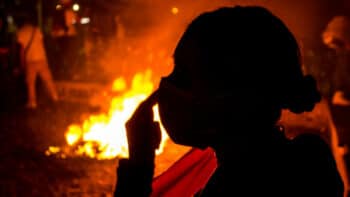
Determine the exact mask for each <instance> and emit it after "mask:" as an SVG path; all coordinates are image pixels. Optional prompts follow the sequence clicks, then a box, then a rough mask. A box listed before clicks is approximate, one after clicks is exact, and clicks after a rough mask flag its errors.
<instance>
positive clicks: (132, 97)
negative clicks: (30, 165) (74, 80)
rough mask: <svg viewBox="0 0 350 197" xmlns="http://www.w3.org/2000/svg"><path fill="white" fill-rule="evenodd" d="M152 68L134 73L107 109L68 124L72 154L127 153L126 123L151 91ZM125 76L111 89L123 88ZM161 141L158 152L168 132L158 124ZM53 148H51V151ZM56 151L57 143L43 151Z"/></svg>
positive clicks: (101, 156)
mask: <svg viewBox="0 0 350 197" xmlns="http://www.w3.org/2000/svg"><path fill="white" fill-rule="evenodd" d="M151 73H152V72H151V71H150V70H148V71H146V72H145V73H137V74H136V75H135V76H134V77H133V80H132V85H131V88H130V89H129V90H127V91H125V92H124V93H123V94H122V95H120V96H116V97H114V98H113V99H112V101H111V103H110V108H109V111H108V113H104V114H98V115H91V116H90V117H88V118H87V119H86V120H85V121H84V122H83V123H82V124H81V125H78V124H73V125H70V126H69V127H68V130H67V132H66V135H65V137H66V141H67V144H68V146H69V147H71V149H73V150H74V152H73V153H72V154H73V155H79V156H87V157H90V158H95V159H99V160H100V159H113V158H115V157H128V144H127V138H126V130H125V126H124V125H125V123H126V121H127V120H128V119H129V118H130V117H131V115H132V114H133V112H134V111H135V109H136V108H137V106H138V105H139V103H141V102H142V101H143V100H144V99H146V98H147V96H148V95H150V94H151V93H152V91H153V86H154V85H153V83H152V82H151ZM125 88H126V85H125V80H124V79H123V78H119V79H116V80H115V81H114V83H113V88H112V89H114V90H122V89H125ZM153 111H154V119H155V121H159V115H158V108H157V106H154V108H153ZM161 130H162V142H161V146H160V148H159V149H158V150H157V154H159V153H161V152H162V150H163V147H164V145H165V142H166V140H167V139H168V136H167V134H166V132H165V130H164V128H163V127H162V126H161ZM51 150H53V151H51ZM57 152H59V150H57V148H56V147H54V148H49V150H48V151H47V153H46V155H50V154H51V153H52V154H55V153H57Z"/></svg>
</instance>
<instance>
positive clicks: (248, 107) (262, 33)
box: [160, 6, 319, 122]
mask: <svg viewBox="0 0 350 197" xmlns="http://www.w3.org/2000/svg"><path fill="white" fill-rule="evenodd" d="M174 62H175V68H174V70H173V72H172V73H171V74H170V75H169V76H168V77H167V78H165V80H166V81H167V83H169V84H171V85H172V86H175V87H176V88H178V89H180V90H183V91H185V92H187V93H189V94H191V95H193V96H194V97H196V98H199V100H200V99H201V98H203V99H204V100H208V98H209V100H210V98H215V97H216V96H218V95H219V96H220V97H226V98H229V99H227V100H226V101H227V103H225V104H226V106H227V108H232V110H234V109H239V110H241V111H237V110H236V111H235V113H238V114H240V113H242V112H247V116H249V114H251V113H256V112H262V113H261V114H269V113H271V117H269V119H270V121H273V122H275V121H277V119H278V118H279V116H280V111H281V109H283V108H286V109H290V110H291V111H293V112H296V113H300V112H303V111H309V110H311V109H312V108H313V106H314V104H315V102H317V101H318V100H319V94H318V92H317V89H316V87H315V83H314V81H313V80H312V78H310V77H306V78H305V77H304V76H303V74H302V70H301V62H300V51H299V47H298V44H297V42H296V40H295V38H294V36H293V35H292V33H291V32H290V31H289V30H288V28H287V27H286V26H285V25H284V24H283V22H282V21H281V20H280V19H279V18H277V17H276V16H274V15H273V14H271V13H270V12H269V11H268V10H266V9H264V8H262V7H239V6H237V7H232V8H231V7H230V8H229V7H228V8H221V9H218V10H215V11H213V12H207V13H204V14H202V15H200V16H198V17H197V18H196V19H195V20H194V21H193V22H192V23H191V24H190V25H189V26H188V28H187V29H186V31H185V33H184V34H183V36H182V37H181V39H180V41H179V43H178V45H177V47H176V49H175V53H174ZM160 89H162V87H160ZM174 97H176V96H174ZM163 98H164V97H163ZM165 100H166V99H165ZM165 100H164V101H162V96H161V95H160V108H162V104H163V105H166V101H165ZM178 101H179V105H181V99H180V98H179V99H178ZM238 106H239V107H238ZM242 106H243V107H242ZM163 114H164V116H167V113H166V111H165V112H164V113H163ZM225 115H226V114H225ZM243 118H244V117H243ZM245 118H249V117H245ZM250 118H251V117H250ZM257 118H258V117H257Z"/></svg>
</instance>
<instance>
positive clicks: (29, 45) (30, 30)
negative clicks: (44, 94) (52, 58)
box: [17, 19, 58, 109]
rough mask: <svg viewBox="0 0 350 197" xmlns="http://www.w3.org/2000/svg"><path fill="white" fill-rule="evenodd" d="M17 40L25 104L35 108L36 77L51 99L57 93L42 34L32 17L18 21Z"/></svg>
mask: <svg viewBox="0 0 350 197" xmlns="http://www.w3.org/2000/svg"><path fill="white" fill-rule="evenodd" d="M18 26H19V29H18V32H17V41H18V42H19V43H20V44H21V46H22V49H21V62H22V63H21V64H22V67H24V68H23V69H24V71H25V81H26V87H27V104H26V107H27V108H29V109H35V108H37V98H36V79H37V77H40V78H41V80H42V81H43V83H44V85H45V86H46V88H47V90H48V93H49V94H50V97H51V99H52V100H53V101H55V102H56V101H58V94H57V90H56V87H55V84H54V82H53V79H52V74H51V71H50V68H49V65H48V62H47V57H46V52H45V47H44V41H43V34H42V32H41V30H40V28H39V27H38V26H37V25H36V24H35V22H34V20H33V19H22V21H19V24H18Z"/></svg>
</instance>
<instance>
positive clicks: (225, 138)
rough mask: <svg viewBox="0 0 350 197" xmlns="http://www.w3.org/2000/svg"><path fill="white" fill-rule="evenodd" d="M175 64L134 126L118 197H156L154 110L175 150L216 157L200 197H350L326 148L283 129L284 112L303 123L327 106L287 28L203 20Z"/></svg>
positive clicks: (221, 12)
mask: <svg viewBox="0 0 350 197" xmlns="http://www.w3.org/2000/svg"><path fill="white" fill-rule="evenodd" d="M174 60H175V67H174V70H173V72H172V73H171V74H170V75H169V76H167V77H164V78H162V80H161V83H160V85H159V89H158V90H157V91H156V92H155V93H154V94H152V95H151V96H150V97H149V99H147V100H146V101H145V102H144V103H142V104H141V105H140V107H139V108H138V109H137V111H136V112H135V114H134V115H133V117H132V118H131V119H130V120H129V122H128V123H127V130H128V142H129V152H130V158H129V159H128V160H123V161H121V162H120V165H119V168H118V183H117V188H116V192H115V194H116V196H123V195H125V196H132V195H136V196H148V195H149V194H150V192H151V187H150V184H151V181H152V174H153V166H154V163H153V159H154V149H155V148H156V147H157V145H158V143H159V130H158V128H157V125H156V124H155V123H153V121H152V120H153V119H152V113H151V106H152V105H154V104H155V103H156V102H157V103H158V104H159V109H160V116H161V120H162V123H163V125H164V127H165V128H166V130H167V132H168V133H169V136H170V137H171V138H172V139H173V140H174V141H175V142H176V143H179V144H183V145H189V146H193V147H197V148H202V149H204V148H206V147H212V148H213V149H214V150H215V153H216V157H217V159H218V168H217V170H216V172H215V173H214V175H213V176H212V177H211V179H210V181H209V183H208V184H207V185H206V187H205V189H204V190H203V191H201V192H200V193H198V195H200V196H258V195H259V196H342V193H343V185H342V181H341V179H340V176H339V173H338V171H337V169H336V165H335V161H334V159H333V157H332V154H331V151H330V150H329V147H328V145H327V144H326V143H325V142H324V141H322V140H321V138H319V137H317V136H311V135H303V136H299V137H297V138H295V139H293V140H289V139H287V138H286V137H285V136H284V134H283V129H281V127H280V126H278V125H277V121H278V120H279V118H280V115H281V110H282V109H288V110H290V111H292V112H294V113H302V112H305V111H311V110H312V109H313V107H314V105H315V104H316V103H317V102H319V101H320V95H319V92H318V90H317V88H316V84H315V81H314V80H313V78H312V77H311V76H304V75H303V73H302V70H301V62H300V51H299V47H298V44H297V42H296V40H295V38H294V36H293V35H292V33H291V32H290V31H289V30H288V28H287V27H286V26H285V25H284V24H283V22H282V21H281V20H280V19H279V18H277V17H276V16H274V15H273V14H271V13H270V12H269V11H268V10H266V9H265V8H262V7H240V6H237V7H232V8H231V7H226V8H221V9H218V10H215V11H212V12H207V13H204V14H202V15H200V16H198V17H197V18H196V19H195V20H194V21H193V22H192V23H191V24H190V25H189V26H188V28H187V30H186V31H185V33H184V34H183V36H182V38H181V39H180V41H179V43H178V45H177V47H176V49H175V53H174ZM140 177H141V178H140ZM135 180H137V181H135ZM194 181H195V180H194ZM135 192H136V193H135ZM179 196H181V194H179Z"/></svg>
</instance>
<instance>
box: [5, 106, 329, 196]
mask: <svg viewBox="0 0 350 197" xmlns="http://www.w3.org/2000/svg"><path fill="white" fill-rule="evenodd" d="M92 113H98V109H94V108H91V107H89V106H86V105H79V104H77V103H67V102H60V103H57V104H46V105H43V106H40V108H39V109H37V110H25V109H24V108H22V107H14V108H12V109H11V110H6V111H2V112H1V113H0V125H1V126H0V128H1V131H0V142H1V143H0V158H1V159H0V160H1V162H0V196H6V197H12V196H16V197H22V196H23V197H32V196H35V197H41V196H42V197H50V196H59V197H63V196H69V197H71V196H74V197H75V196H76V197H80V196H89V197H94V196H99V197H100V196H106V197H107V196H112V193H113V189H114V183H115V182H116V175H115V169H116V167H117V163H118V159H113V160H103V161H98V160H94V159H88V158H81V157H69V158H65V159H61V158H58V157H57V156H46V155H45V151H46V150H47V148H48V147H49V146H52V145H54V146H64V145H65V139H64V132H65V130H66V128H67V126H68V125H69V124H71V123H79V122H81V121H82V117H86V115H87V114H92ZM283 121H284V122H286V123H287V124H286V129H287V134H288V135H289V136H295V135H297V134H299V133H303V132H314V133H317V134H320V135H322V136H323V137H324V138H325V139H326V140H327V139H328V137H329V135H328V133H329V132H328V127H327V117H325V115H324V113H323V109H322V107H319V108H318V110H316V111H315V112H313V113H312V114H305V115H303V116H301V117H297V116H294V115H290V114H287V115H284V118H283ZM187 150H188V148H187V147H180V146H176V145H174V144H172V143H169V145H168V146H167V147H166V149H165V152H164V153H163V154H162V155H161V156H159V157H158V158H157V161H156V163H157V168H156V174H157V175H158V174H160V173H161V172H163V171H164V170H165V169H166V168H168V167H169V166H170V165H171V164H172V163H173V162H174V161H175V160H177V159H178V158H180V157H181V155H183V154H184V153H185V152H186V151H187Z"/></svg>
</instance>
